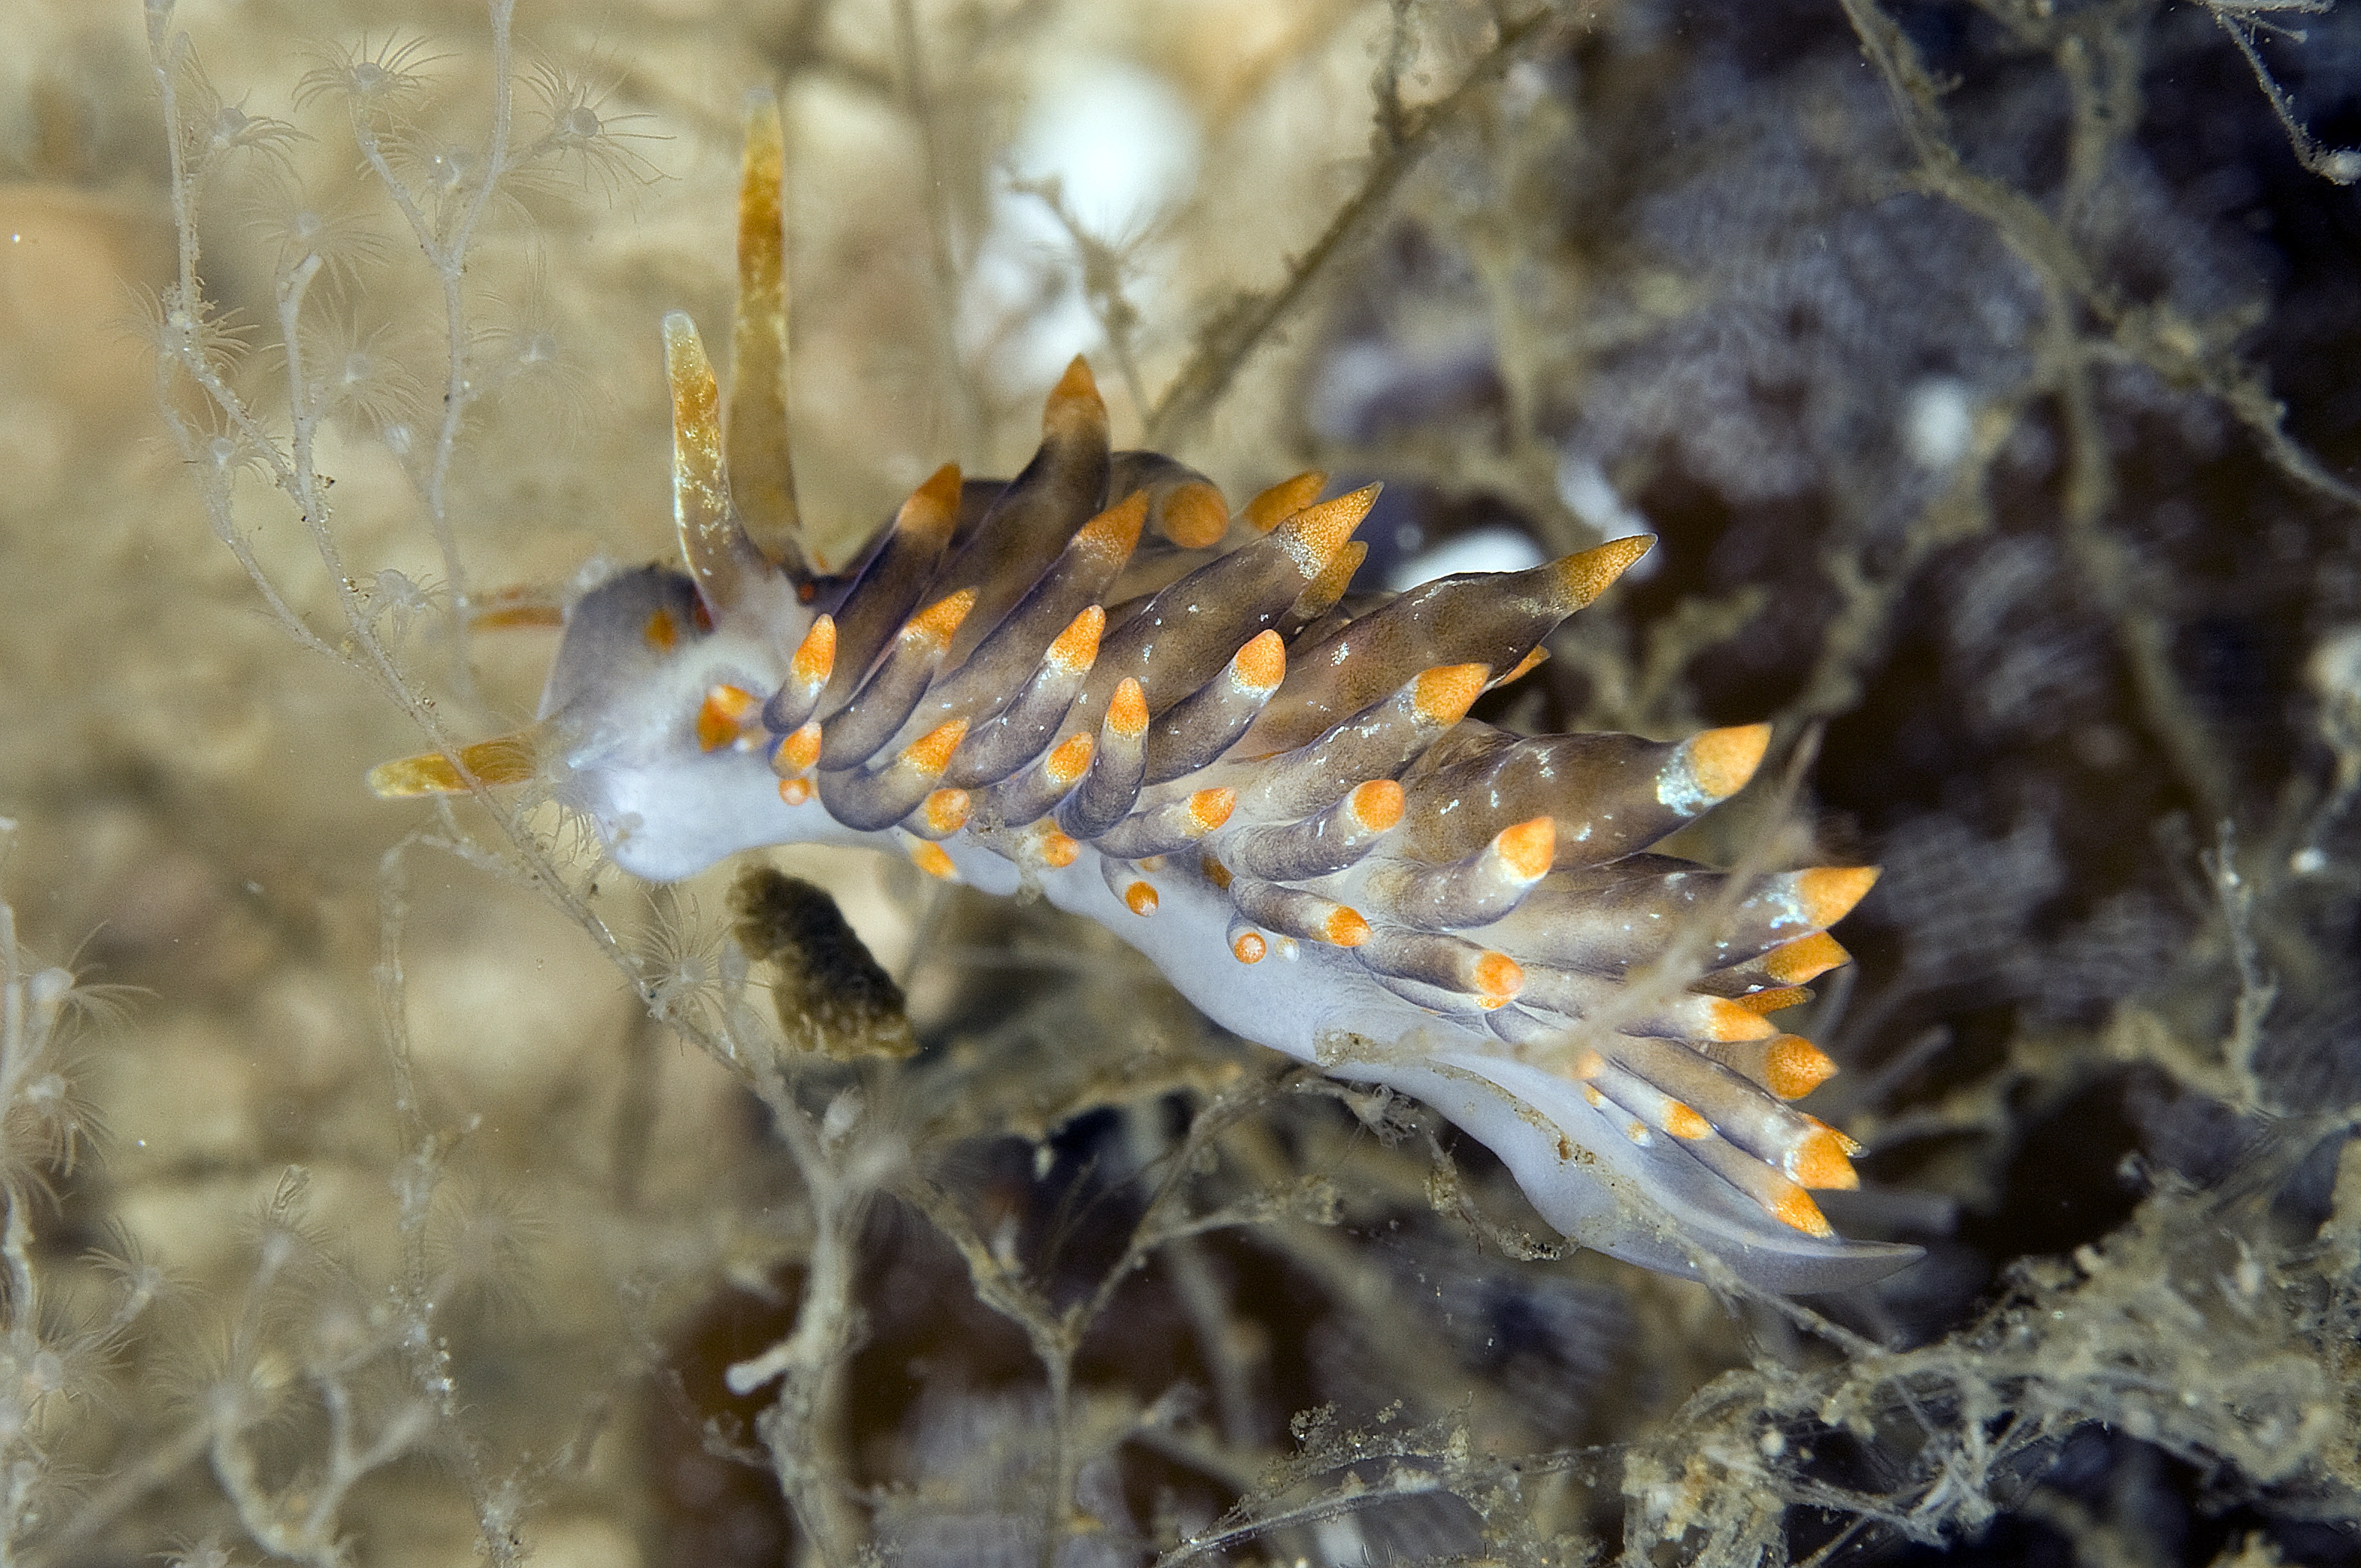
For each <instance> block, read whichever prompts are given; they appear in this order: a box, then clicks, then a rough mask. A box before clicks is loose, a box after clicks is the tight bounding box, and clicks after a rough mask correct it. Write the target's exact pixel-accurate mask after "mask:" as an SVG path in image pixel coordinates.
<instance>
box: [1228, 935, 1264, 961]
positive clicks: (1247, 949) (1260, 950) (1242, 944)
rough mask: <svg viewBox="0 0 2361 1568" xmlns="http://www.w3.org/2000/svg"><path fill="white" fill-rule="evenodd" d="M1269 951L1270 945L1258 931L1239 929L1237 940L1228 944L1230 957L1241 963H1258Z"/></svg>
mask: <svg viewBox="0 0 2361 1568" xmlns="http://www.w3.org/2000/svg"><path fill="white" fill-rule="evenodd" d="M1269 951H1270V945H1269V944H1268V942H1265V941H1264V940H1263V939H1262V933H1261V932H1259V931H1241V932H1239V933H1238V937H1237V940H1236V941H1235V942H1232V943H1231V944H1230V957H1232V958H1234V959H1237V960H1238V962H1240V963H1242V964H1258V963H1260V962H1262V960H1263V955H1264V954H1266V953H1268V952H1269Z"/></svg>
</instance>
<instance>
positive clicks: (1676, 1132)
mask: <svg viewBox="0 0 2361 1568" xmlns="http://www.w3.org/2000/svg"><path fill="white" fill-rule="evenodd" d="M1664 1131H1666V1132H1668V1133H1670V1134H1672V1135H1673V1136H1675V1137H1676V1138H1681V1139H1685V1140H1686V1141H1687V1142H1689V1143H1695V1142H1697V1139H1699V1138H1703V1137H1709V1136H1711V1135H1712V1134H1713V1124H1712V1123H1711V1122H1708V1121H1707V1120H1706V1119H1705V1118H1704V1117H1703V1116H1700V1115H1698V1114H1697V1110H1696V1108H1695V1107H1694V1106H1689V1105H1685V1104H1683V1103H1682V1102H1679V1101H1677V1100H1673V1101H1668V1102H1665V1105H1664Z"/></svg>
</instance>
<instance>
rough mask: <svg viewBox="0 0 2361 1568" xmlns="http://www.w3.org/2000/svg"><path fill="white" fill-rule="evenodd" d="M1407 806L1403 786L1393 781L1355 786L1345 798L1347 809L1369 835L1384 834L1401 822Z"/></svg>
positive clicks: (1377, 780)
mask: <svg viewBox="0 0 2361 1568" xmlns="http://www.w3.org/2000/svg"><path fill="white" fill-rule="evenodd" d="M1406 804H1407V802H1406V800H1405V797H1404V796H1403V795H1402V786H1401V785H1400V784H1396V783H1394V781H1393V780H1391V779H1371V780H1369V781H1368V782H1367V783H1366V784H1355V785H1354V786H1353V793H1352V794H1350V795H1346V796H1345V810H1346V811H1347V812H1349V813H1351V814H1352V817H1353V820H1354V821H1356V822H1357V823H1359V824H1360V826H1361V828H1362V830H1363V831H1365V832H1369V833H1382V832H1384V831H1385V830H1386V829H1387V828H1391V827H1392V826H1393V825H1394V824H1395V823H1397V822H1400V820H1401V819H1402V811H1403V809H1404V806H1405V805H1406Z"/></svg>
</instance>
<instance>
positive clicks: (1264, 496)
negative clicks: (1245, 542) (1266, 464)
mask: <svg viewBox="0 0 2361 1568" xmlns="http://www.w3.org/2000/svg"><path fill="white" fill-rule="evenodd" d="M1326 488H1328V476H1327V475H1325V474H1323V473H1322V472H1321V471H1320V470H1319V469H1317V468H1307V469H1305V470H1304V471H1303V472H1302V473H1301V474H1298V475H1296V476H1295V477H1293V478H1291V479H1281V480H1280V481H1279V483H1278V484H1276V485H1273V486H1272V487H1271V488H1268V489H1267V490H1265V491H1263V492H1262V493H1261V494H1260V495H1257V496H1256V497H1255V498H1254V499H1252V500H1250V501H1248V502H1246V507H1245V509H1244V510H1241V511H1240V512H1239V513H1238V521H1240V522H1243V523H1245V524H1246V526H1247V527H1248V528H1251V529H1253V530H1254V531H1255V532H1257V533H1268V532H1270V531H1271V530H1272V529H1274V528H1277V527H1278V526H1279V524H1280V523H1282V522H1285V521H1287V520H1288V519H1289V518H1290V517H1293V516H1294V515H1295V514H1296V513H1297V512H1300V511H1301V510H1303V509H1304V508H1305V507H1308V506H1310V505H1311V504H1312V502H1313V501H1316V500H1318V499H1320V492H1321V491H1323V490H1324V489H1326Z"/></svg>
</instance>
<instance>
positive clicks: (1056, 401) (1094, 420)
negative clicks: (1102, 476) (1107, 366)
mask: <svg viewBox="0 0 2361 1568" xmlns="http://www.w3.org/2000/svg"><path fill="white" fill-rule="evenodd" d="M1106 417H1107V414H1106V402H1105V400H1104V399H1102V398H1101V397H1100V396H1099V383H1098V378H1096V377H1094V376H1093V375H1092V374H1091V367H1090V361H1088V360H1086V359H1084V358H1083V357H1082V356H1081V355H1079V354H1077V355H1075V356H1074V358H1073V363H1071V365H1068V366H1067V367H1066V373H1065V374H1064V375H1063V376H1060V377H1059V378H1058V384H1057V385H1056V386H1054V387H1052V388H1050V389H1049V399H1048V400H1047V401H1045V402H1044V403H1043V404H1042V405H1041V435H1042V439H1044V440H1049V439H1050V438H1052V437H1058V436H1064V437H1067V438H1070V439H1071V438H1073V437H1077V436H1082V437H1088V436H1091V435H1100V436H1101V438H1102V439H1104V431H1105V430H1106Z"/></svg>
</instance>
